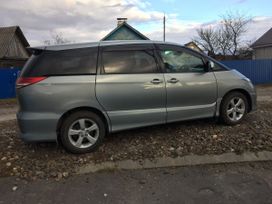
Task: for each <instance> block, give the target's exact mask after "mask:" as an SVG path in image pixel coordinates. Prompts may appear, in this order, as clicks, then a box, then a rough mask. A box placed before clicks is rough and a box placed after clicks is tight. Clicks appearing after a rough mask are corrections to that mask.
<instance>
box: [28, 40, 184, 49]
mask: <svg viewBox="0 0 272 204" xmlns="http://www.w3.org/2000/svg"><path fill="white" fill-rule="evenodd" d="M135 44H168V45H178V46H182V45H180V44H177V43H171V42H163V41H152V40H107V41H99V42H87V43H73V44H62V45H47V46H38V47H29V48H28V49H30V50H52V51H58V50H70V49H79V48H88V47H97V46H112V45H135Z"/></svg>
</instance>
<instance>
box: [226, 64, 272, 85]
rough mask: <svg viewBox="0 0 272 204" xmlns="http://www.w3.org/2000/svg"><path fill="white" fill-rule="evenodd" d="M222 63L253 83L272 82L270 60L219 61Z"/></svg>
mask: <svg viewBox="0 0 272 204" xmlns="http://www.w3.org/2000/svg"><path fill="white" fill-rule="evenodd" d="M221 63H222V64H224V65H226V66H228V67H230V68H232V69H236V70H237V71H239V72H240V73H242V74H243V75H245V76H246V77H247V78H249V79H250V80H251V81H252V83H254V84H266V83H272V60H270V59H269V60H233V61H221Z"/></svg>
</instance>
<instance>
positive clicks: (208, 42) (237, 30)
mask: <svg viewBox="0 0 272 204" xmlns="http://www.w3.org/2000/svg"><path fill="white" fill-rule="evenodd" d="M249 22H250V18H248V17H247V16H245V15H242V14H240V13H238V12H236V13H232V12H229V13H227V14H225V15H223V16H222V20H221V24H220V25H219V26H217V27H209V28H200V29H198V30H197V37H195V38H194V39H193V40H194V41H195V42H196V43H197V44H198V45H200V46H202V47H203V48H204V50H206V51H208V53H209V54H210V55H216V54H219V53H221V54H223V55H224V56H225V55H228V54H230V55H233V56H235V55H237V54H238V50H239V48H240V47H241V46H242V44H243V42H242V37H243V34H245V33H246V31H247V24H248V23H249Z"/></svg>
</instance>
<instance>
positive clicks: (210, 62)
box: [208, 61, 215, 70]
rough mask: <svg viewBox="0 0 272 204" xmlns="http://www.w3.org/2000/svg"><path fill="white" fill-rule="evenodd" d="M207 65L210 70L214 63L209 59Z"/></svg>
mask: <svg viewBox="0 0 272 204" xmlns="http://www.w3.org/2000/svg"><path fill="white" fill-rule="evenodd" d="M208 65H209V66H208V67H209V69H211V70H213V69H214V67H215V64H214V62H213V61H209V62H208Z"/></svg>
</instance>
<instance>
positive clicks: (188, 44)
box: [184, 41, 203, 52]
mask: <svg viewBox="0 0 272 204" xmlns="http://www.w3.org/2000/svg"><path fill="white" fill-rule="evenodd" d="M184 46H185V47H188V48H191V49H193V50H195V51H198V52H203V50H202V49H201V48H200V47H199V46H198V45H197V44H196V43H195V42H193V41H191V42H188V43H186V44H184Z"/></svg>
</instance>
